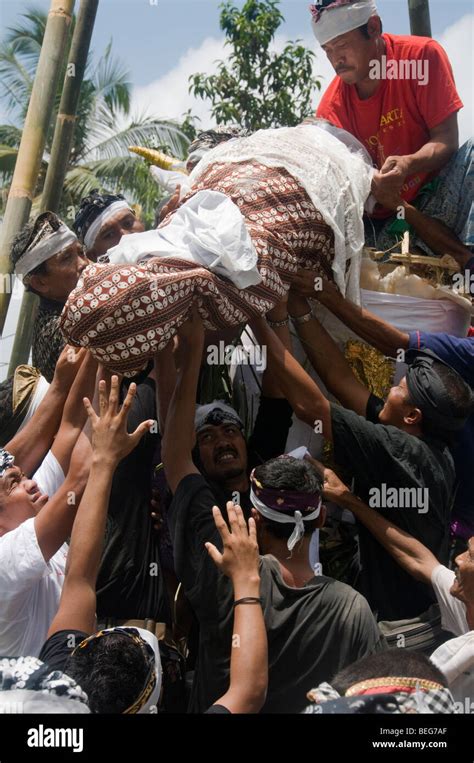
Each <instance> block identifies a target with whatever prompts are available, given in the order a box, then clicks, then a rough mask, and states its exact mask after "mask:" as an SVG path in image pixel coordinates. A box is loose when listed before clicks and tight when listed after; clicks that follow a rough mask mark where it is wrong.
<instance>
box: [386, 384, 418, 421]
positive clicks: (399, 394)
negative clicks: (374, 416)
mask: <svg viewBox="0 0 474 763" xmlns="http://www.w3.org/2000/svg"><path fill="white" fill-rule="evenodd" d="M409 398H410V396H409V393H408V387H407V383H406V378H405V377H403V379H401V380H400V382H399V384H398V385H397V386H396V387H392V388H391V390H390V392H389V393H388V396H387V399H386V401H385V405H384V407H383V408H382V410H381V411H380V414H379V422H380V423H381V424H391V425H392V426H394V427H398V428H399V429H403V428H404V427H406V425H407V424H410V423H419V422H420V420H421V415H420V413H419V412H418V409H415V408H414V406H413V405H412V404H411V403H410V402H409ZM415 411H416V412H417V413H414V412H415Z"/></svg>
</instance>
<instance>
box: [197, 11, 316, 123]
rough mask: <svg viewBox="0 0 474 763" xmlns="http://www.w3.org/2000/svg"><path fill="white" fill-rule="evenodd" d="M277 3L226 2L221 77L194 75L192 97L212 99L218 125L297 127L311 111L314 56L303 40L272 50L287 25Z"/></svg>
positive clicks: (218, 73)
mask: <svg viewBox="0 0 474 763" xmlns="http://www.w3.org/2000/svg"><path fill="white" fill-rule="evenodd" d="M278 6H279V0H246V2H245V4H244V6H243V7H242V10H239V9H238V8H237V7H236V6H235V5H234V3H233V2H232V0H226V2H224V3H222V4H221V6H220V8H221V16H220V26H221V29H222V30H223V31H224V32H225V35H226V38H227V39H226V42H225V45H226V46H227V47H229V48H230V49H231V52H230V55H229V57H228V60H227V61H219V62H218V71H217V74H212V75H210V76H207V75H205V74H200V73H198V74H193V75H192V76H191V77H190V78H189V81H190V88H189V89H190V92H192V93H193V94H194V95H195V96H196V97H199V98H203V99H209V100H210V101H211V103H212V115H213V117H214V119H215V120H216V122H217V123H218V124H229V123H233V124H238V125H240V126H241V127H245V128H247V129H249V130H258V129H261V128H268V127H281V126H289V127H290V126H294V125H297V124H299V123H300V122H301V121H302V120H303V119H304V118H305V117H306V116H308V115H309V114H310V113H311V112H312V111H313V106H312V96H313V94H314V89H315V88H318V89H320V87H321V83H320V82H319V80H318V79H317V78H316V77H313V60H314V53H313V52H312V51H311V50H309V49H308V48H305V47H304V45H302V44H301V40H296V41H294V42H287V43H286V45H285V47H284V49H283V51H282V52H281V53H277V52H275V51H274V50H272V49H271V48H272V43H273V40H274V37H275V33H276V31H277V29H278V27H279V26H280V24H281V23H282V21H284V18H283V16H282V14H281V11H280V9H279V7H278Z"/></svg>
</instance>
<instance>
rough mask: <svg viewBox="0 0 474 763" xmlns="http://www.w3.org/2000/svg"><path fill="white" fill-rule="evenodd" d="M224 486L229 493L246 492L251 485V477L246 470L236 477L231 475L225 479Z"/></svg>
mask: <svg viewBox="0 0 474 763" xmlns="http://www.w3.org/2000/svg"><path fill="white" fill-rule="evenodd" d="M222 487H223V489H224V490H226V491H228V492H229V493H234V492H238V493H246V492H247V490H248V489H249V487H250V484H249V479H248V477H247V475H246V474H245V472H242V474H238V475H237V476H236V477H229V479H226V480H223V482H222Z"/></svg>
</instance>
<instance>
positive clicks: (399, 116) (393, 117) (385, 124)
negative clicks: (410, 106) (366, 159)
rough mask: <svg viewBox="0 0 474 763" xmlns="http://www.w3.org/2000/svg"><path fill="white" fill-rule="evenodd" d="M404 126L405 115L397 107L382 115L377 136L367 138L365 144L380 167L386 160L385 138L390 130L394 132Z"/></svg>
mask: <svg viewBox="0 0 474 763" xmlns="http://www.w3.org/2000/svg"><path fill="white" fill-rule="evenodd" d="M404 126H405V117H404V114H403V109H402V108H400V107H396V108H394V109H390V111H387V112H386V114H382V116H381V117H380V130H379V131H378V132H377V133H376V134H375V135H371V136H370V138H366V141H365V142H366V143H367V146H368V148H369V151H370V153H371V154H372V156H374V158H375V160H376V162H377V164H378V165H379V166H380V167H381V166H382V165H383V163H384V162H385V159H386V156H385V149H384V146H383V136H384V135H385V134H386V133H387V132H389V131H390V130H394V129H395V128H396V127H404ZM391 153H393V152H391Z"/></svg>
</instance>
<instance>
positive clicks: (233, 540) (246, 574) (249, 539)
mask: <svg viewBox="0 0 474 763" xmlns="http://www.w3.org/2000/svg"><path fill="white" fill-rule="evenodd" d="M212 514H213V517H214V522H215V523H216V527H217V529H218V531H219V535H220V536H221V538H222V544H223V553H221V552H220V551H219V550H218V549H217V548H216V547H215V546H214V544H213V543H206V544H205V546H206V548H207V551H208V554H209V556H210V557H211V559H212V561H213V562H214V564H215V565H216V566H217V567H218V568H219V570H220V571H221V572H222V573H223V574H224V575H227V577H228V578H230V579H231V580H232V582H233V584H234V589H235V588H236V586H237V585H238V584H239V583H241V582H246V581H250V580H251V579H252V578H255V577H258V574H259V573H258V565H259V556H258V544H257V528H256V526H255V520H254V519H252V518H250V519H249V522H248V529H247V523H246V521H245V517H244V514H243V511H242V509H241V508H240V506H236V505H235V504H233V503H232V501H228V502H227V516H228V518H229V525H230V529H229V528H228V527H227V524H226V522H225V520H224V517H223V516H222V514H221V512H220V510H219V509H218V507H217V506H213V507H212Z"/></svg>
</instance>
